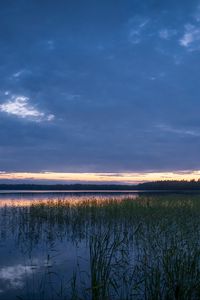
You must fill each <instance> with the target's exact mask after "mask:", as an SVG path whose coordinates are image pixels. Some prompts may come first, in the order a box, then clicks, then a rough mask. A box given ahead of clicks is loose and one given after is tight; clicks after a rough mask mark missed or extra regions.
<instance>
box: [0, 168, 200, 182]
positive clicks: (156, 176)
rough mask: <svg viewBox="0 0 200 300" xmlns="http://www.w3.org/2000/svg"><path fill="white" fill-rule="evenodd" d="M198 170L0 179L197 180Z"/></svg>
mask: <svg viewBox="0 0 200 300" xmlns="http://www.w3.org/2000/svg"><path fill="white" fill-rule="evenodd" d="M199 178H200V171H199V170H198V171H174V172H138V173H130V172H129V173H61V172H38V173H31V172H10V173H9V172H0V180H22V181H23V180H32V181H33V182H34V181H35V180H44V181H52V182H53V181H56V182H59V181H60V182H62V183H68V182H73V183H74V182H76V183H113V182H114V183H118V184H120V183H121V184H134V183H140V182H147V181H157V180H192V179H195V180H198V179H199Z"/></svg>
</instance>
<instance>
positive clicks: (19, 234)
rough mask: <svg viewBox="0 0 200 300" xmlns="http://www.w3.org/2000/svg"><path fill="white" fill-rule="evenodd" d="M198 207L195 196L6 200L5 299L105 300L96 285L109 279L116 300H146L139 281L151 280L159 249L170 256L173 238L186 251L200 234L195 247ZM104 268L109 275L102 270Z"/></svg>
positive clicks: (1, 250)
mask: <svg viewBox="0 0 200 300" xmlns="http://www.w3.org/2000/svg"><path fill="white" fill-rule="evenodd" d="M198 203H200V196H198V195H192V194H191V195H190V194H189V193H187V194H176V195H175V194H172V195H171V194H170V195H168V194H162V195H160V194H155V195H154V194H152V193H151V194H148V193H145V195H144V194H143V193H142V194H137V193H130V192H123V193H119V192H115V193H109V192H106V193H83V192H81V193H73V192H71V193H67V194H64V193H56V194H55V193H31V192H30V193H23V194H22V193H17V194H14V193H5V194H0V226H1V227H0V299H2V300H3V299H7V300H9V299H37V300H39V299H103V296H102V295H103V291H101V290H100V289H101V285H99V286H98V285H97V284H96V287H94V285H95V284H94V280H96V281H97V282H98V280H99V282H100V281H103V280H105V282H104V283H103V284H104V285H105V286H104V287H103V288H104V289H106V290H107V293H108V294H109V293H110V295H112V296H111V298H109V299H123V297H125V294H126V295H128V296H129V297H128V296H127V299H133V297H135V298H134V299H144V298H143V297H144V283H143V281H142V279H141V280H140V281H141V283H140V286H139V283H138V282H136V281H137V280H138V279H139V276H141V278H142V276H144V270H143V267H142V259H143V258H144V257H145V259H149V264H150V266H151V267H152V264H153V258H152V257H153V255H155V253H154V252H153V251H156V253H157V255H158V254H159V253H161V252H162V253H163V251H165V250H166V251H167V249H168V248H169V247H171V245H174V244H173V243H174V242H173V240H172V237H173V235H174V234H175V235H176V241H177V243H178V244H177V245H176V247H177V249H178V250H179V249H182V247H183V244H182V243H184V245H185V243H190V239H191V232H192V233H193V234H194V228H195V235H194V237H193V238H192V240H191V241H192V242H191V245H193V241H197V240H198V239H199V227H200V222H199V216H200V214H199V212H200V208H199V204H198ZM168 212H169V213H168ZM181 216H183V217H184V221H183V219H181V218H182V217H181ZM185 216H186V217H185ZM186 219H187V220H188V222H187V225H185V224H184V223H185V222H186ZM150 228H151V229H150ZM190 231H191V232H190ZM180 232H181V234H180V235H179V233H180ZM105 236H106V238H105ZM154 240H155V241H156V242H157V241H158V240H159V244H162V245H161V246H162V247H163V248H162V251H161V252H159V251H160V250H159V249H160V248H159V247H161V246H159V245H156V244H155V245H153V246H152V245H151V242H152V241H154ZM166 241H167V242H166ZM152 243H153V242H152ZM166 244H167V246H166ZM196 244H197V243H196ZM196 244H195V245H196ZM116 245H117V246H116ZM188 245H190V244H188ZM117 247H118V248H117ZM156 247H158V248H156ZM164 247H165V248H164ZM173 247H174V246H173ZM184 247H185V246H184ZM188 247H189V246H188ZM195 247H199V245H196V246H195ZM147 249H148V253H146V252H145V251H146V250H147ZM163 249H164V250H163ZM187 249H188V248H187ZM195 249H196V248H195ZM178 250H177V251H178ZM187 251H188V250H187ZM187 253H188V252H187ZM109 255H110V256H109ZM144 255H146V256H144ZM160 255H163V254H160ZM101 257H104V258H105V259H104V260H102V261H101V262H100V260H99V259H100V258H101ZM108 257H110V260H109V259H108ZM160 257H161V256H160ZM102 264H105V266H106V268H107V270H109V272H110V273H109V272H107V273H106V272H104V270H103V269H102V270H101V271H100V268H101V267H102ZM116 265H117V268H116ZM136 267H137V268H136ZM151 267H149V269H148V270H150V269H151ZM95 268H97V269H95ZM139 268H141V269H139ZM133 269H134V270H133ZM116 270H117V272H116ZM124 270H126V274H125V273H124ZM137 270H139V271H137ZM162 270H163V267H162ZM136 271H137V272H138V273H137V275H134V276H132V275H131V274H133V273H134V272H136ZM98 272H99V273H98ZM120 272H121V273H120ZM129 272H130V274H129ZM131 272H132V273H131ZM145 272H146V271H145ZM108 273H109V274H110V275H109V274H108ZM134 274H135V273H134ZM138 274H139V275H138ZM97 275H98V276H99V277H98V276H97ZM129 275H130V276H129ZM106 276H107V277H106ZM109 276H110V277H112V279H113V280H114V278H115V276H116V278H115V279H116V282H121V286H117V285H116V287H115V285H114V281H113V282H111V279H110V277H109ZM117 276H118V277H117ZM125 276H129V277H127V278H125ZM96 277H98V278H96ZM99 278H100V279H99ZM106 278H107V279H106ZM130 278H132V279H131V280H132V281H131V282H130V283H129V281H128V280H130ZM163 280H164V279H163ZM145 284H146V283H145ZM133 286H134V292H133V291H132V290H131V288H132V287H133ZM130 287H131V288H130ZM95 289H98V292H97V294H98V295H100V296H97V294H95ZM132 289H133V288H132ZM172 290H173V288H172ZM172 292H173V291H172ZM136 294H137V295H136ZM134 295H136V296H134ZM124 299H125V298H124ZM169 299H173V298H169ZM183 299H184V298H183Z"/></svg>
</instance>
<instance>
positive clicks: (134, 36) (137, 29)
mask: <svg viewBox="0 0 200 300" xmlns="http://www.w3.org/2000/svg"><path fill="white" fill-rule="evenodd" d="M148 23H149V19H147V18H142V17H135V18H133V19H131V20H129V26H130V30H129V35H128V38H129V41H130V42H131V43H132V44H139V43H140V42H141V40H142V34H143V32H144V31H145V29H146V27H147V25H148Z"/></svg>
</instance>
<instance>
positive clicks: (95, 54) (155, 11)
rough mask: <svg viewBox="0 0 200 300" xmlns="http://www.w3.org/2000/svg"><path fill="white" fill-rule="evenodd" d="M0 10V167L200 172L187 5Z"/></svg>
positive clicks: (193, 33) (197, 49)
mask: <svg viewBox="0 0 200 300" xmlns="http://www.w3.org/2000/svg"><path fill="white" fill-rule="evenodd" d="M0 8H1V18H0V25H1V26H0V35H1V41H0V46H1V57H0V66H1V67H0V76H1V82H0V171H7V172H40V171H41V172H43V171H53V172H123V173H124V172H144V171H145V172H152V171H171V170H198V169H199V168H200V157H199V151H198V149H199V147H200V135H199V132H200V119H199V109H200V102H199V97H200V90H199V76H200V68H199V61H200V60H199V58H200V57H199V56H200V17H199V16H200V2H199V1H189V2H188V1H186V0H185V1H180V0H178V1H171V0H170V1H159V2H155V1H153V0H152V1H149V0H148V1H147V0H145V1H129V0H127V1H122V0H120V1H118V2H117V4H116V2H115V1H105V0H102V1H97V2H91V1H84V3H83V2H82V1H78V2H76V1H61V2H59V3H57V2H55V1H53V0H49V1H48V3H47V1H42V3H41V1H40V3H39V2H38V1H32V0H30V1H20V4H19V3H17V2H13V3H7V2H5V1H4V2H2V3H1V4H0ZM36 20H37V21H36Z"/></svg>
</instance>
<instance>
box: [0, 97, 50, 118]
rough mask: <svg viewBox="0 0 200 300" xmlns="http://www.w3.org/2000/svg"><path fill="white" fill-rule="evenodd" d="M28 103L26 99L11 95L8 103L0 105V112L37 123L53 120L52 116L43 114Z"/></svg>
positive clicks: (28, 100)
mask: <svg viewBox="0 0 200 300" xmlns="http://www.w3.org/2000/svg"><path fill="white" fill-rule="evenodd" d="M29 102H30V99H29V98H28V97H25V96H14V95H12V96H11V98H10V99H9V100H8V101H6V102H5V103H3V104H0V112H4V113H7V114H9V115H14V116H17V117H19V118H23V119H29V120H32V121H37V122H40V121H52V120H53V119H54V118H55V116H54V115H53V114H45V113H44V112H42V111H40V110H38V109H37V108H36V107H34V106H33V105H31V104H30V103H29Z"/></svg>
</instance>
